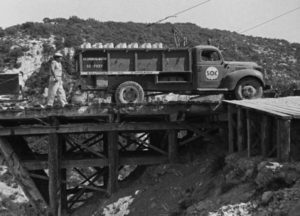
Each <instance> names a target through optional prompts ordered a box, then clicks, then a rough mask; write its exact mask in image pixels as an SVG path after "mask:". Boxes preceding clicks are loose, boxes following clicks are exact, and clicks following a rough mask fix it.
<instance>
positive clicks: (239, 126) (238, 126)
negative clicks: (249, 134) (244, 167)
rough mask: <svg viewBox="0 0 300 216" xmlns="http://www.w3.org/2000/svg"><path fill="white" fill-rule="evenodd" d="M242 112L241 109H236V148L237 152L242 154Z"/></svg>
mask: <svg viewBox="0 0 300 216" xmlns="http://www.w3.org/2000/svg"><path fill="white" fill-rule="evenodd" d="M244 117H245V115H244V110H243V109H242V108H237V120H236V121H237V124H236V135H237V138H236V142H237V148H238V152H242V151H243V150H244V146H243V144H244V143H243V141H244V135H245V134H244V127H243V123H244V121H243V120H244Z"/></svg>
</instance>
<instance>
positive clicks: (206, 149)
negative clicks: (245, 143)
mask: <svg viewBox="0 0 300 216" xmlns="http://www.w3.org/2000/svg"><path fill="white" fill-rule="evenodd" d="M200 146H201V145H194V146H193V149H192V152H193V154H192V155H191V153H188V154H185V156H184V157H182V158H181V159H182V162H183V163H181V164H175V165H160V166H155V167H148V168H147V169H146V170H145V171H144V173H143V174H142V175H141V177H139V178H138V179H136V180H135V181H133V182H131V183H130V185H128V184H126V187H124V188H121V190H120V191H119V192H118V193H117V194H115V195H114V196H113V197H111V198H110V199H108V200H105V201H103V200H102V201H101V202H100V201H99V202H98V203H97V204H96V205H95V206H97V210H95V211H94V210H93V211H91V212H93V213H91V212H89V214H86V215H94V216H100V215H105V216H107V215H118V216H123V215H130V216H140V215H144V216H153V215H170V216H179V215H180V216H207V215H208V216H221V215H222V216H223V215H228V216H236V215H242V216H283V215H288V216H298V215H300V211H299V206H300V163H284V164H281V163H278V162H276V161H275V160H273V159H268V160H265V159H263V158H261V157H253V158H247V157H246V156H245V155H243V154H240V155H239V154H232V155H228V156H226V157H225V155H224V151H223V150H222V149H221V148H219V147H218V146H217V145H212V144H210V145H206V146H201V147H200ZM90 210H91V208H90ZM79 214H81V213H79ZM81 215H82V214H81Z"/></svg>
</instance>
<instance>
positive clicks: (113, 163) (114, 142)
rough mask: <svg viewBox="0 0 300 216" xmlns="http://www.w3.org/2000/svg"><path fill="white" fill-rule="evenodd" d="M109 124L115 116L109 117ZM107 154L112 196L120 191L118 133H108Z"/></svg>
mask: <svg viewBox="0 0 300 216" xmlns="http://www.w3.org/2000/svg"><path fill="white" fill-rule="evenodd" d="M109 122H113V115H111V116H110V117H109ZM107 152H108V153H107V154H108V182H107V190H108V193H109V194H110V195H111V194H112V193H114V192H116V191H117V190H118V175H119V150H118V132H117V131H108V132H107Z"/></svg>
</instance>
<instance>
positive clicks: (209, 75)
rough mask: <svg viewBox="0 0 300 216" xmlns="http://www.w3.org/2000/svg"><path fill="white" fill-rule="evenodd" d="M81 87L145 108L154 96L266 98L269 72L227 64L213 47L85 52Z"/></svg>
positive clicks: (80, 60) (78, 57) (79, 56)
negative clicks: (144, 105)
mask: <svg viewBox="0 0 300 216" xmlns="http://www.w3.org/2000/svg"><path fill="white" fill-rule="evenodd" d="M75 62H76V71H77V72H78V74H79V77H80V87H81V88H82V89H83V90H87V91H105V92H106V93H109V94H112V95H113V96H114V97H113V98H114V100H115V102H117V103H125V104H126V103H142V102H144V99H145V97H146V96H147V94H149V93H151V92H156V93H157V92H159V93H171V92H172V93H175V94H188V95H208V94H220V93H224V94H225V95H233V96H234V97H235V99H238V100H242V99H253V98H260V97H262V96H263V90H264V89H265V88H266V87H267V85H266V83H265V80H264V70H263V68H262V67H261V66H259V65H258V64H256V63H254V62H234V61H225V60H224V58H223V56H222V53H221V51H220V50H219V49H218V48H216V47H214V46H211V45H199V46H195V47H192V48H153V49H149V48H79V49H77V50H76V53H75Z"/></svg>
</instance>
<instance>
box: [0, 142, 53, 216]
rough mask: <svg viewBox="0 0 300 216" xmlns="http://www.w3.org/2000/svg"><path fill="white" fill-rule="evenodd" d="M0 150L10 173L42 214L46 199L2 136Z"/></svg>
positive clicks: (45, 206)
mask: <svg viewBox="0 0 300 216" xmlns="http://www.w3.org/2000/svg"><path fill="white" fill-rule="evenodd" d="M0 151H1V154H2V156H3V157H4V158H5V160H6V164H7V166H8V167H9V170H10V173H12V175H13V176H14V177H15V180H16V181H17V183H18V184H19V185H20V186H21V187H22V189H23V191H24V193H25V195H26V196H27V197H28V199H29V201H30V202H31V203H32V205H33V207H34V208H35V209H36V210H37V212H39V213H40V214H41V215H43V214H44V213H45V211H46V208H47V204H46V201H45V200H44V199H43V196H42V195H41V193H40V192H39V190H38V189H37V187H36V185H35V184H34V182H33V180H32V178H31V177H30V174H29V172H28V171H27V170H26V169H25V168H24V167H23V165H22V163H21V161H20V159H19V157H18V156H17V154H16V153H15V152H14V151H13V149H12V147H11V144H10V143H9V142H8V141H7V140H6V139H5V138H2V137H0Z"/></svg>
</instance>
